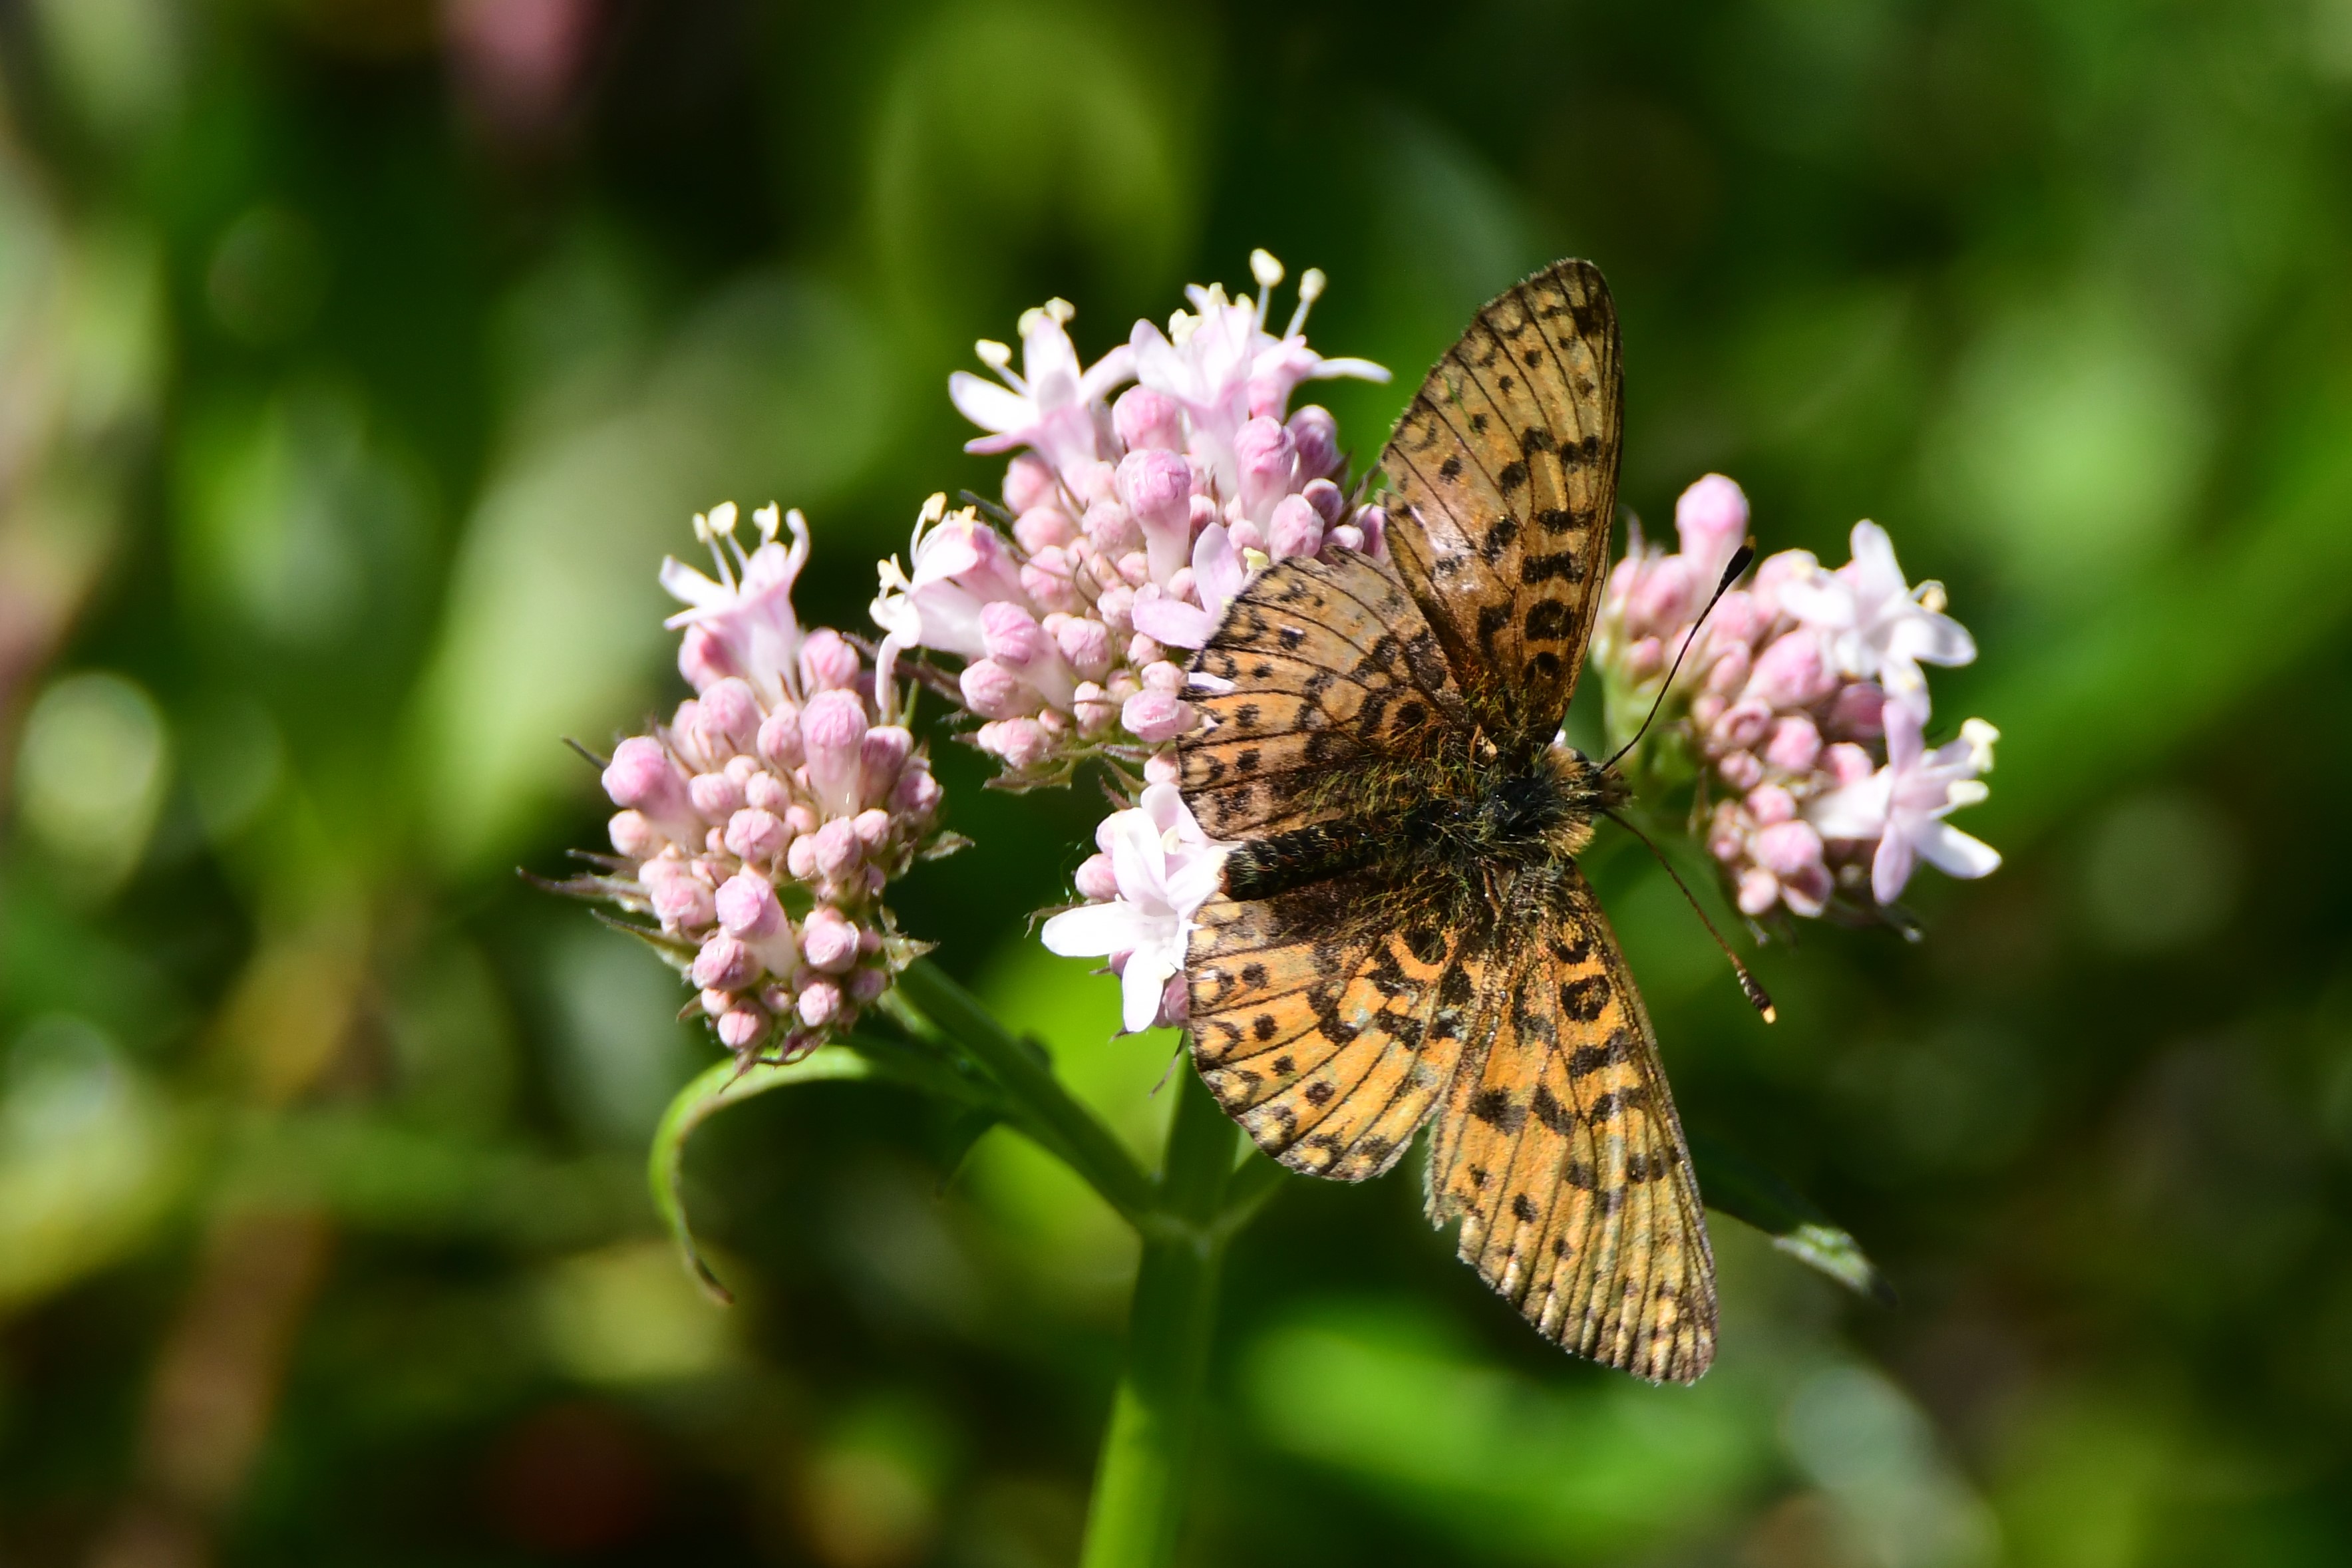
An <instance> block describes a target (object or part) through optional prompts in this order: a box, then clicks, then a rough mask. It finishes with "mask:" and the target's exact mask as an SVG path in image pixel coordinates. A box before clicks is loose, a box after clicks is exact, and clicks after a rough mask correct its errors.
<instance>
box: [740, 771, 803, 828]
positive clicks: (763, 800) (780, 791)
mask: <svg viewBox="0 0 2352 1568" xmlns="http://www.w3.org/2000/svg"><path fill="white" fill-rule="evenodd" d="M743 803H744V804H745V805H747V806H751V807H752V808H754V809H755V810H761V811H767V812H770V813H772V814H773V815H775V816H778V817H782V815H783V814H784V813H785V812H786V811H788V810H792V804H793V796H792V791H791V790H789V789H785V788H784V785H783V781H782V779H778V778H777V777H776V776H775V775H774V774H772V773H769V772H766V771H764V770H763V771H761V772H758V773H754V774H752V775H751V777H750V778H749V779H744V780H743Z"/></svg>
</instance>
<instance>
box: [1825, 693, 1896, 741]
mask: <svg viewBox="0 0 2352 1568" xmlns="http://www.w3.org/2000/svg"><path fill="white" fill-rule="evenodd" d="M1829 724H1830V728H1831V730H1832V732H1834V733H1836V734H1838V735H1847V736H1853V737H1856V738H1859V739H1864V740H1867V739H1871V738H1873V737H1877V736H1881V735H1884V734H1885V733H1886V694H1885V692H1883V691H1881V690H1880V689H1879V688H1878V687H1876V686H1874V685H1866V684H1860V683H1857V684H1853V685H1843V686H1840V687H1839V688H1838V694H1837V697H1836V700H1834V701H1833V702H1832V703H1831V704H1830V720H1829Z"/></svg>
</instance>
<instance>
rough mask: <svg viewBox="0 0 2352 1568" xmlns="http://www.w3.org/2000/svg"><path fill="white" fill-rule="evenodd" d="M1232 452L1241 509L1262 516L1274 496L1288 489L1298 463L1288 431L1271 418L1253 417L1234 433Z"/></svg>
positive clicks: (1270, 507) (1254, 515)
mask: <svg viewBox="0 0 2352 1568" xmlns="http://www.w3.org/2000/svg"><path fill="white" fill-rule="evenodd" d="M1234 458H1235V460H1236V461H1237V462H1239V464H1240V465H1241V496H1240V497H1239V498H1240V501H1241V506H1242V511H1243V513H1244V515H1245V516H1247V517H1254V518H1262V517H1265V516H1266V514H1267V513H1268V512H1269V511H1271V510H1272V509H1273V507H1274V503H1275V501H1276V499H1277V498H1279V497H1282V496H1285V495H1286V494H1288V493H1289V490H1290V485H1291V479H1292V477H1293V476H1294V474H1295V473H1296V472H1297V466H1298V452H1297V448H1296V447H1295V446H1293V445H1292V444H1291V441H1290V433H1289V432H1288V431H1286V430H1285V429H1284V428H1283V427H1282V426H1281V425H1280V424H1279V423H1276V421H1274V420H1272V419H1268V418H1264V417H1261V418H1257V419H1253V420H1251V421H1250V422H1249V423H1246V424H1244V425H1243V426H1242V427H1241V429H1240V430H1239V431H1237V432H1235V433H1234Z"/></svg>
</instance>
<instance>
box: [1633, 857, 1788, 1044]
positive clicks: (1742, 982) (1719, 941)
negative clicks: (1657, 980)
mask: <svg viewBox="0 0 2352 1568" xmlns="http://www.w3.org/2000/svg"><path fill="white" fill-rule="evenodd" d="M1601 815H1602V816H1604V817H1607V818H1608V819H1609V820H1610V821H1612V822H1614V823H1616V824H1617V825H1618V826H1619V827H1621V828H1622V829H1624V830H1625V831H1627V832H1629V833H1631V834H1633V836H1634V837H1635V838H1637V839H1639V840H1641V841H1642V847H1643V849H1645V850H1647V851H1649V852H1650V853H1651V854H1652V855H1653V856H1654V858H1655V859H1656V860H1657V862H1658V863H1659V864H1660V865H1662V866H1664V867H1665V871H1666V874H1667V875H1668V876H1670V877H1673V878H1674V879H1675V886H1676V887H1678V888H1680V889H1682V894H1683V897H1684V898H1685V899H1687V900H1689V901H1690V906H1691V913H1692V914H1693V915H1697V916H1698V923H1699V924H1700V925H1704V926H1706V934H1707V935H1708V936H1712V937H1714V938H1715V945H1716V946H1718V947H1720V948H1722V949H1723V956H1725V957H1727V958H1728V959H1730V960H1731V971H1732V973H1733V974H1736V975H1738V977H1739V988H1740V989H1741V990H1742V991H1744V992H1746V993H1747V996H1748V1006H1750V1007H1752V1008H1754V1009H1756V1010H1757V1011H1758V1012H1759V1013H1762V1014H1763V1015H1764V1021H1765V1022H1766V1023H1775V1022H1778V1021H1779V1019H1780V1009H1777V1008H1775V1007H1774V1006H1773V1005H1772V998H1771V997H1770V995H1769V994H1768V993H1767V992H1766V991H1765V989H1764V988H1763V987H1762V986H1760V985H1758V984H1757V983H1756V977H1755V976H1753V975H1751V974H1749V973H1748V966H1747V965H1745V964H1743V963H1741V962H1740V961H1739V955H1738V954H1737V953H1735V952H1733V951H1732V950H1731V944H1730V943H1728V942H1727V941H1725V940H1724V939H1723V933H1722V932H1720V931H1718V930H1717V929H1716V928H1715V922H1714V921H1712V920H1709V919H1708V918H1707V917H1706V909H1705V908H1703V907H1702V906H1701V905H1700V904H1699V901H1698V895H1697V894H1694V893H1692V892H1691V890H1690V883H1686V882H1685V881H1684V880H1683V873H1680V872H1678V871H1676V870H1675V866H1674V862H1672V861H1670V860H1668V859H1666V857H1665V856H1664V854H1663V853H1661V852H1659V849H1658V846H1657V845H1655V844H1654V843H1652V842H1651V841H1650V835H1649V834H1647V833H1645V832H1643V831H1642V830H1641V829H1639V828H1637V827H1635V826H1634V825H1633V823H1631V822H1629V821H1626V820H1625V819H1624V818H1622V817H1621V816H1619V815H1618V814H1617V813H1616V812H1614V811H1603V812H1602V813H1601Z"/></svg>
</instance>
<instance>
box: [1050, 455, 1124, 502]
mask: <svg viewBox="0 0 2352 1568" xmlns="http://www.w3.org/2000/svg"><path fill="white" fill-rule="evenodd" d="M1062 484H1063V486H1064V487H1065V488H1066V489H1067V490H1068V491H1069V492H1070V494H1071V495H1072V496H1074V497H1076V498H1077V502H1078V509H1079V510H1080V511H1084V510H1085V509H1086V508H1087V507H1091V506H1093V505H1094V504H1095V503H1096V502H1097V501H1103V500H1111V499H1116V498H1117V497H1118V470H1117V469H1116V468H1114V467H1113V466H1112V465H1109V464H1108V463H1106V462H1103V461H1102V460H1101V459H1100V458H1097V457H1081V458H1078V459H1076V461H1075V462H1072V463H1069V464H1066V465H1064V467H1063V469H1062Z"/></svg>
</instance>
